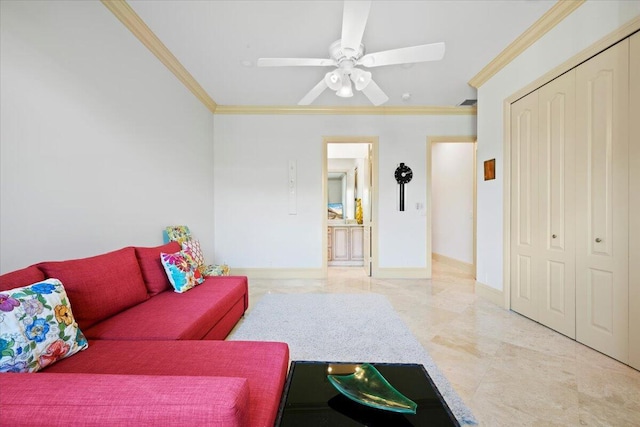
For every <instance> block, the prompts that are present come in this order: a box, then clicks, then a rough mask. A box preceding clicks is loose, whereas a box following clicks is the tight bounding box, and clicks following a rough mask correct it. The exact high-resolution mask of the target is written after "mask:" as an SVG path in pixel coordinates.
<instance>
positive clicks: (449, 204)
mask: <svg viewBox="0 0 640 427" xmlns="http://www.w3.org/2000/svg"><path fill="white" fill-rule="evenodd" d="M476 148H477V143H476V137H475V136H432V137H429V138H427V183H428V184H427V206H428V209H429V214H428V215H427V266H428V270H429V275H430V276H431V265H432V259H436V260H438V261H440V262H442V263H444V264H447V265H450V266H452V267H454V268H456V269H459V270H462V271H464V272H466V273H470V274H472V275H473V277H474V278H475V275H476V188H477V173H476Z"/></svg>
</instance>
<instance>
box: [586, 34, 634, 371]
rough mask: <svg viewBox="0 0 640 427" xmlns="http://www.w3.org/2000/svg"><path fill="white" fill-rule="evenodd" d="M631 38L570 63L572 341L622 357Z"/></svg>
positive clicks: (626, 322) (625, 324) (625, 345)
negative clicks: (573, 101)
mask: <svg viewBox="0 0 640 427" xmlns="http://www.w3.org/2000/svg"><path fill="white" fill-rule="evenodd" d="M628 61H629V42H628V40H624V41H622V42H620V43H618V44H617V45H615V46H613V47H611V48H609V49H608V50H606V51H604V52H602V53H601V54H599V55H597V56H596V57H594V58H592V59H590V60H589V61H587V62H585V63H584V64H582V65H580V66H579V67H577V68H576V144H577V148H576V230H578V233H577V236H576V284H577V287H576V310H577V311H576V322H577V325H576V338H577V339H578V341H580V342H583V343H584V344H586V345H588V346H590V347H593V348H595V349H596V350H599V351H601V352H603V353H605V354H608V355H610V356H612V357H614V358H616V359H618V360H620V361H623V362H626V361H627V360H628V331H629V329H628V328H629V310H628V295H629V293H628V289H629V288H628V244H629V236H628V231H629V230H628V224H629V220H628V219H629V218H628V213H629V211H628V207H629V203H628V189H629V185H628V179H629V171H628V162H629V160H628V105H629V104H628V101H629V86H628V85H629V74H628V72H629V69H628V66H629V62H628Z"/></svg>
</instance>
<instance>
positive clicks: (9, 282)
mask: <svg viewBox="0 0 640 427" xmlns="http://www.w3.org/2000/svg"><path fill="white" fill-rule="evenodd" d="M44 279H46V277H45V276H44V273H43V272H42V271H41V270H40V269H39V268H38V267H36V266H35V265H32V266H30V267H27V268H23V269H21V270H16V271H12V272H10V273H6V274H3V275H2V276H0V291H6V290H8V289H13V288H20V287H22V286H28V285H30V284H32V283H36V282H41V281H43V280H44Z"/></svg>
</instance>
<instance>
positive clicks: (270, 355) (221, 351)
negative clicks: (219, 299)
mask: <svg viewBox="0 0 640 427" xmlns="http://www.w3.org/2000/svg"><path fill="white" fill-rule="evenodd" d="M198 288H199V287H197V288H195V289H198ZM188 294H189V292H187V294H185V295H188ZM156 298H157V297H156ZM154 299H155V298H152V299H151V301H153V300H154ZM151 301H149V302H151ZM146 304H148V303H145V304H144V305H146ZM187 356H188V357H187ZM288 365H289V347H288V346H287V345H286V344H285V343H279V342H259V341H252V342H249V341H108V340H98V341H90V346H89V348H88V349H87V350H85V351H83V352H81V353H79V354H77V355H75V356H74V357H70V358H68V359H65V360H62V361H60V362H59V363H56V364H55V365H53V366H50V367H48V368H47V369H45V370H44V371H43V372H85V373H96V374H124V375H132V374H139V375H178V376H183V375H194V376H224V377H240V378H246V379H247V380H248V382H249V402H250V403H249V409H250V412H251V413H250V418H251V419H250V424H251V425H252V426H258V427H263V426H273V425H274V422H275V418H276V415H277V412H278V406H279V402H280V396H281V395H282V389H283V388H284V381H285V378H286V375H287V369H288ZM36 375H40V374H36Z"/></svg>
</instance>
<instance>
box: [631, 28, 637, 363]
mask: <svg viewBox="0 0 640 427" xmlns="http://www.w3.org/2000/svg"><path fill="white" fill-rule="evenodd" d="M629 51H630V52H629V60H630V62H629V72H630V75H629V89H630V93H629V96H630V97H631V98H630V99H629V105H630V109H629V117H630V127H629V128H630V133H629V364H630V365H631V366H633V367H634V368H636V369H640V119H638V118H639V117H640V33H636V34H635V35H633V36H632V37H631V39H630V45H629Z"/></svg>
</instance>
